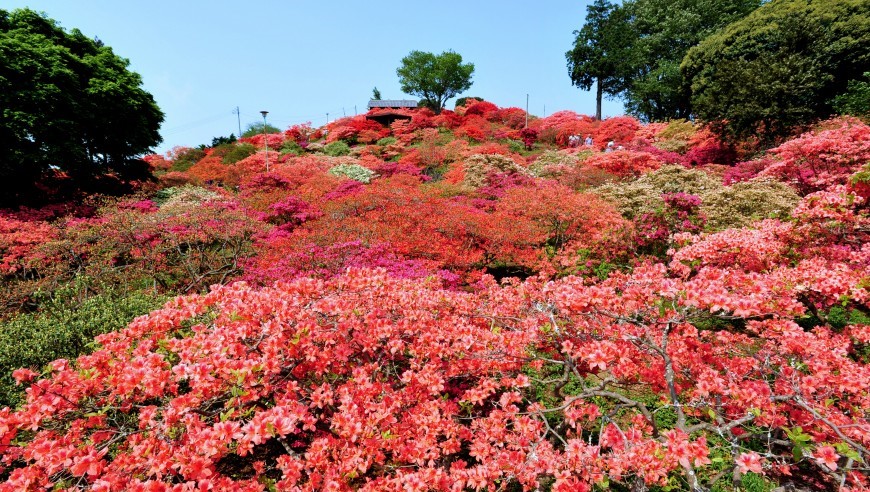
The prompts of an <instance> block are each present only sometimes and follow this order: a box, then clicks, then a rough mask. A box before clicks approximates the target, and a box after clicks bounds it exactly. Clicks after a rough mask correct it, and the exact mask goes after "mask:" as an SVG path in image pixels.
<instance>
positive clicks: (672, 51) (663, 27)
mask: <svg viewBox="0 0 870 492" xmlns="http://www.w3.org/2000/svg"><path fill="white" fill-rule="evenodd" d="M760 4H761V0H630V1H627V2H626V3H625V4H624V6H623V8H624V9H626V10H627V11H628V15H629V17H630V19H631V25H632V33H631V34H630V36H631V39H632V43H631V44H632V46H631V50H630V55H629V56H626V58H627V59H628V62H629V63H630V64H631V68H630V70H629V74H628V78H629V79H630V83H629V84H628V85H627V87H626V91H625V92H624V94H623V95H624V98H625V105H626V110H627V112H629V113H631V114H633V115H635V116H637V117H639V118H641V119H644V120H647V121H662V120H670V119H676V118H688V117H690V116H691V115H692V106H691V91H690V90H689V86H688V84H687V83H686V81H685V80H684V79H683V76H682V73H681V72H680V62H681V61H682V60H683V57H684V56H685V54H686V53H687V52H688V51H689V49H690V48H692V47H693V46H695V45H697V44H698V43H699V42H700V41H701V40H703V39H704V38H706V37H707V36H709V35H711V34H712V33H714V32H716V31H717V30H719V29H721V28H723V27H725V26H726V25H728V24H730V23H731V22H734V21H736V20H738V19H741V18H743V17H745V16H746V15H748V14H749V13H750V12H752V11H753V10H755V9H756V8H758V6H759V5H760Z"/></svg>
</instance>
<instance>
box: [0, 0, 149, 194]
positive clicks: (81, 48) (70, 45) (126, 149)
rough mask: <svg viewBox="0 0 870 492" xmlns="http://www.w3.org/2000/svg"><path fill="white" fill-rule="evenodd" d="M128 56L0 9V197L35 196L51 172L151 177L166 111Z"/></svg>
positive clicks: (28, 14) (75, 177) (90, 180)
mask: <svg viewBox="0 0 870 492" xmlns="http://www.w3.org/2000/svg"><path fill="white" fill-rule="evenodd" d="M128 65H129V61H128V60H126V59H124V58H121V57H119V56H117V55H116V54H115V53H114V52H113V51H112V49H111V48H110V47H108V46H105V45H103V43H102V42H101V41H99V40H97V39H91V38H89V37H87V36H85V35H84V34H82V33H81V31H79V30H78V29H73V30H71V31H69V32H67V31H65V30H64V29H63V28H61V27H60V26H59V25H58V23H57V22H55V21H54V20H52V19H49V18H48V17H46V16H45V15H44V14H39V13H37V12H34V11H32V10H29V9H20V10H13V11H11V12H9V11H5V10H0V108H2V119H0V149H2V150H0V205H4V206H14V205H19V204H22V203H26V202H33V201H34V200H37V199H38V198H37V197H38V196H39V195H40V193H37V186H38V185H39V184H40V182H44V179H45V178H46V177H47V176H48V175H49V173H52V172H54V174H56V175H63V176H65V177H66V178H68V179H69V180H70V181H71V182H72V183H73V186H74V187H75V188H90V189H91V190H93V189H94V185H95V184H96V183H97V182H98V181H99V179H100V178H103V177H106V176H109V175H111V176H113V177H114V178H117V180H120V181H121V182H124V181H127V180H130V179H140V178H143V177H147V176H148V168H147V166H146V165H145V164H144V162H143V161H141V160H140V159H138V158H137V157H138V156H140V155H142V154H144V153H146V152H147V151H148V150H149V149H150V148H151V147H153V146H154V145H156V144H157V143H159V142H160V140H161V139H160V135H159V134H158V129H159V127H160V123H161V122H162V121H163V113H162V112H161V111H160V109H159V108H158V107H157V104H156V103H155V102H154V98H153V97H152V96H151V94H149V93H148V92H146V91H145V90H143V89H142V87H141V86H142V79H141V77H140V76H139V75H138V74H137V73H135V72H131V71H129V70H128V69H127V67H128Z"/></svg>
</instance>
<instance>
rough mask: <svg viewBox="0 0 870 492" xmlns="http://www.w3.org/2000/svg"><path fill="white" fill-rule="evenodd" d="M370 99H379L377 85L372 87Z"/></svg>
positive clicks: (379, 94)
mask: <svg viewBox="0 0 870 492" xmlns="http://www.w3.org/2000/svg"><path fill="white" fill-rule="evenodd" d="M372 100H374V101H380V100H381V91H379V90H378V88H377V87H375V88H374V89H372Z"/></svg>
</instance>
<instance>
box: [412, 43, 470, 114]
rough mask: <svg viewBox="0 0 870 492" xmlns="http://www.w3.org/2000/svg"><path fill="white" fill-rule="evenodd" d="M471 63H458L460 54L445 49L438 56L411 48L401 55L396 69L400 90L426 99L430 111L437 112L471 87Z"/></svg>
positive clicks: (460, 61) (460, 57)
mask: <svg viewBox="0 0 870 492" xmlns="http://www.w3.org/2000/svg"><path fill="white" fill-rule="evenodd" d="M473 73H474V64H473V63H465V64H463V63H462V55H460V54H458V53H454V52H453V51H445V52H443V53H441V54H440V55H435V54H433V53H428V52H424V51H416V50H415V51H412V52H411V53H409V54H408V56H406V57H404V58H402V65H401V66H400V67H399V68H398V69H396V75H398V76H399V84H400V85H401V89H402V92H405V93H407V94H413V95H415V96H419V97H421V98H423V99H424V100H426V101H428V103H429V104H431V106H432V110H433V111H435V112H436V113H440V112H441V108H443V107H444V103H445V102H447V100H448V99H450V98H452V97H454V96H456V95H457V94H459V93H461V92H463V91H466V90H468V89H469V88H470V87H471V74H473Z"/></svg>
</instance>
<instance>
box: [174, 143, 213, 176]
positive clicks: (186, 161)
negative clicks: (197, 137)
mask: <svg viewBox="0 0 870 492" xmlns="http://www.w3.org/2000/svg"><path fill="white" fill-rule="evenodd" d="M205 156H206V153H205V150H204V149H200V148H199V147H194V148H191V149H184V150H182V151H180V152H178V153H177V154H175V158H174V159H172V167H171V168H170V169H171V170H173V171H187V170H188V169H190V166H192V165H194V164H196V163H197V162H199V160H200V159H202V158H203V157H205Z"/></svg>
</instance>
